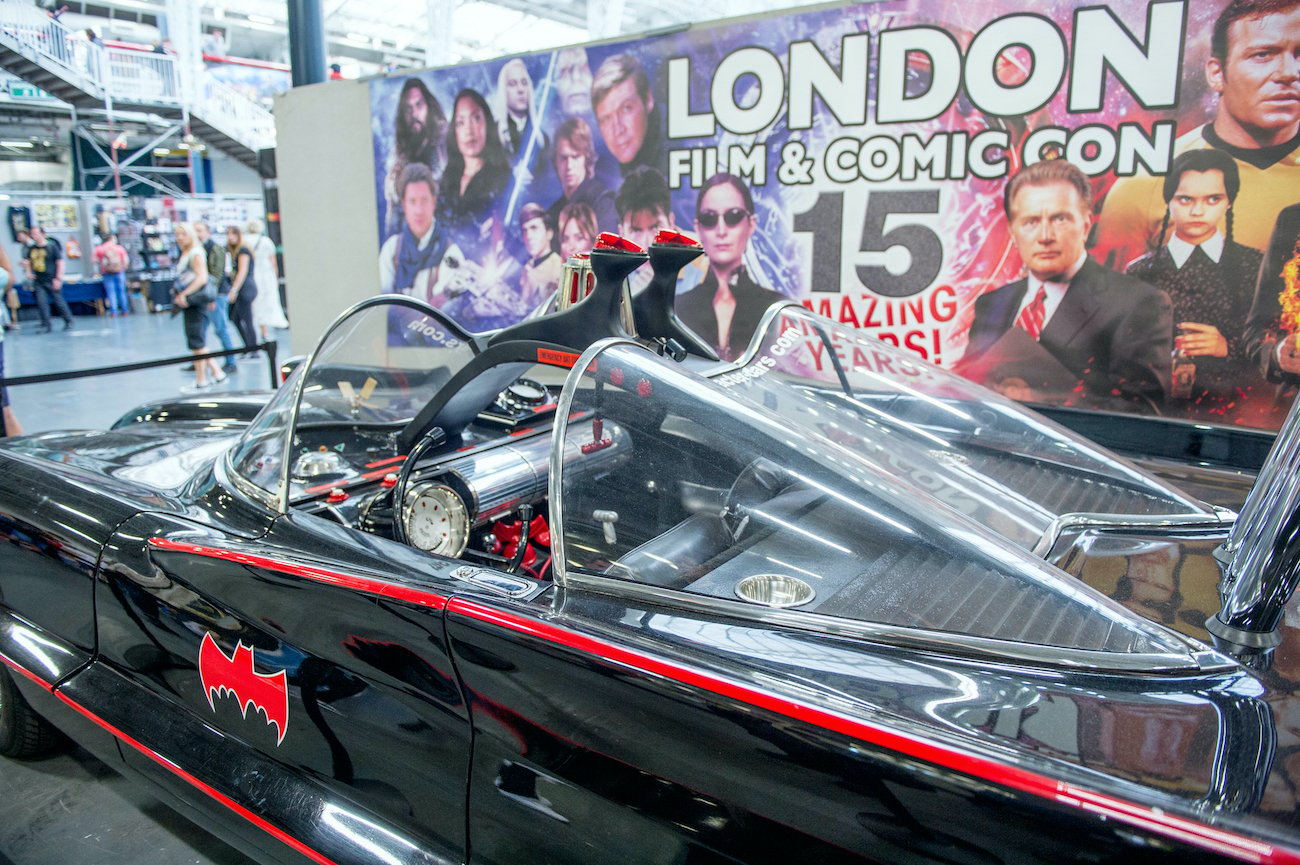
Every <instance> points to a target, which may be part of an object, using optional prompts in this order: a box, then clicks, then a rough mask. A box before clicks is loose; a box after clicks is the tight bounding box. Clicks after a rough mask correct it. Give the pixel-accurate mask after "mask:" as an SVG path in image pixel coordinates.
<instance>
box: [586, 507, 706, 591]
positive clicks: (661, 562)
mask: <svg viewBox="0 0 1300 865" xmlns="http://www.w3.org/2000/svg"><path fill="white" fill-rule="evenodd" d="M731 544H732V540H731V533H730V532H728V531H727V527H726V525H725V524H724V523H723V522H722V518H721V517H720V516H718V515H717V514H712V513H699V514H692V515H691V516H689V517H687V518H686V519H684V520H682V521H681V522H680V523H678V524H677V525H675V526H673V527H672V528H671V529H669V530H668V531H666V532H664V533H663V534H662V535H659V536H658V537H656V538H651V539H650V540H648V541H646V542H645V543H644V544H642V545H641V546H639V547H637V548H636V549H634V550H632V551H631V552H629V553H627V554H626V555H624V556H623V557H621V558H620V559H619V560H618V561H617V562H614V563H613V564H612V565H610V566H609V568H608V569H607V570H606V573H607V574H609V575H611V576H616V577H624V578H627V579H631V580H635V581H636V582H638V583H644V584H646V585H652V586H663V587H664V588H671V589H680V588H683V587H685V586H687V585H689V584H690V583H692V582H694V581H695V580H696V579H697V578H698V577H699V576H700V572H701V566H702V565H703V564H704V563H705V562H708V561H709V560H710V559H712V558H714V557H715V556H717V555H719V554H720V553H722V552H723V551H724V550H725V549H727V547H729V546H731Z"/></svg>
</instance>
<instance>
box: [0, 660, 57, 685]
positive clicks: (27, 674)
mask: <svg viewBox="0 0 1300 865" xmlns="http://www.w3.org/2000/svg"><path fill="white" fill-rule="evenodd" d="M0 662H3V663H4V665H5V666H6V667H8V668H9V669H11V670H13V671H14V672H15V673H18V674H19V675H21V676H22V677H23V678H25V679H31V680H32V681H33V682H35V683H36V684H38V685H40V686H41V687H42V688H44V689H45V690H47V691H53V690H54V683H53V682H48V681H46V680H45V679H42V678H41V677H40V676H38V675H36V674H35V673H33V672H32V671H31V670H29V669H27V668H26V667H24V666H23V665H22V664H19V663H18V662H17V661H15V660H13V659H12V658H10V657H9V656H7V655H5V654H4V653H3V652H0Z"/></svg>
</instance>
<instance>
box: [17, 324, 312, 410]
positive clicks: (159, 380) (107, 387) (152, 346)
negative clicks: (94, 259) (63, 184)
mask: <svg viewBox="0 0 1300 865" xmlns="http://www.w3.org/2000/svg"><path fill="white" fill-rule="evenodd" d="M24 312H25V313H26V310H24ZM38 329H39V322H37V321H35V320H34V319H33V320H28V319H27V318H24V319H23V320H22V322H21V327H20V329H19V330H17V331H9V332H8V333H6V334H5V340H4V358H5V375H6V376H7V377H10V378H13V377H16V376H24V375H38V374H41V373H50V372H65V371H72V370H82V369H93V368H97V367H105V366H113V365H116V364H122V363H131V362H133V361H144V360H159V359H162V358H167V357H176V356H179V355H183V354H188V349H186V347H185V334H184V331H183V329H182V324H181V319H180V317H179V316H178V317H176V318H172V317H171V316H170V315H169V314H167V313H165V312H163V313H143V312H142V313H134V314H132V315H128V316H122V317H119V318H108V317H105V316H93V315H79V316H75V326H74V327H73V329H72V330H68V331H65V330H64V329H63V323H62V322H61V321H59V320H58V319H55V322H54V331H53V332H52V333H45V334H43V333H39V332H38ZM231 331H232V334H231V335H232V337H233V339H234V343H235V347H237V348H238V347H242V345H243V343H242V342H240V340H239V336H238V335H237V334H236V333H234V328H233V327H232V328H231ZM276 335H277V336H278V338H279V339H278V342H279V350H278V357H279V359H280V360H284V358H286V357H288V355H289V353H290V346H289V334H288V331H279V332H278V333H277V334H276ZM208 347H209V348H210V349H211V350H213V351H219V350H220V349H221V345H220V343H219V342H218V341H217V339H216V337H215V336H213V335H212V332H211V330H210V329H209V332H208ZM237 367H238V369H237V370H236V372H235V373H233V374H232V375H231V376H230V378H228V379H227V380H226V381H225V382H224V383H222V384H219V385H216V386H214V387H213V388H212V389H210V390H208V391H205V392H206V393H217V392H221V391H231V390H254V389H256V390H264V389H266V388H268V387H270V374H269V372H268V370H267V363H266V358H265V355H263V356H261V357H260V359H259V360H258V361H256V362H254V361H246V362H242V363H238V364H237ZM193 380H194V373H192V372H184V371H182V369H181V367H180V365H177V366H172V367H156V368H153V369H144V370H136V371H134V372H125V373H116V374H114V375H107V376H96V377H94V378H80V379H70V380H67V381H59V382H50V383H46V384H29V385H23V386H21V387H13V388H10V389H9V401H10V403H11V404H12V406H13V409H14V412H15V413H16V414H17V416H18V422H19V423H21V424H22V426H23V430H24V431H25V432H29V433H31V432H44V431H46V430H55V429H104V428H106V427H108V426H111V425H112V423H113V421H115V420H117V419H118V418H119V417H120V416H122V415H123V414H125V413H126V412H127V411H128V410H130V409H131V408H134V407H135V406H137V405H139V404H140V403H143V402H147V401H149V400H154V399H158V398H160V397H167V396H175V395H176V394H177V393H179V392H180V389H181V387H182V386H184V385H189V384H193Z"/></svg>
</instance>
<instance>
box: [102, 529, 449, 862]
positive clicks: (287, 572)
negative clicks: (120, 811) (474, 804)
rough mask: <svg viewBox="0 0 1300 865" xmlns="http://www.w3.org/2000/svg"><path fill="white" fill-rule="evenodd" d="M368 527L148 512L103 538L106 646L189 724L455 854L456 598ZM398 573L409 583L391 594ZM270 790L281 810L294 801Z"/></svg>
mask: <svg viewBox="0 0 1300 865" xmlns="http://www.w3.org/2000/svg"><path fill="white" fill-rule="evenodd" d="M362 540H364V541H365V542H366V543H368V544H369V546H368V547H367V546H364V545H362V544H359V543H358V542H357V539H356V538H354V536H353V533H352V532H351V530H349V529H344V528H343V527H341V526H337V525H334V524H331V523H327V522H325V521H323V520H319V519H317V518H313V517H302V516H298V515H295V516H293V517H291V518H284V519H282V520H280V521H279V522H278V523H277V524H276V525H275V526H274V528H273V530H272V531H271V532H269V533H268V534H267V535H266V536H265V537H263V538H262V539H260V540H259V541H257V542H256V543H250V542H248V541H246V540H243V539H232V538H230V537H227V536H223V535H222V534H220V533H218V532H216V531H214V530H213V529H211V528H204V527H199V526H196V525H194V524H190V523H186V522H183V521H180V520H175V519H171V518H163V517H159V516H156V515H142V516H140V517H138V518H137V519H135V520H133V521H132V522H131V523H130V524H128V525H126V526H123V529H122V531H121V532H119V533H118V535H117V536H115V538H114V539H113V541H112V542H111V543H110V545H109V546H108V548H107V549H106V553H105V555H106V561H107V562H112V563H113V564H112V565H111V566H110V567H106V568H105V571H104V576H103V580H104V585H103V586H102V587H101V592H100V600H99V607H98V610H99V623H100V633H101V652H102V659H103V662H104V663H105V664H108V665H110V666H111V667H112V668H113V669H114V670H115V671H119V672H121V673H122V674H123V675H124V676H126V677H128V678H131V679H133V680H135V681H137V682H138V683H139V685H140V687H142V688H144V689H146V690H147V691H149V692H150V693H151V694H152V695H153V696H154V697H156V698H157V699H158V700H160V701H162V703H163V704H164V705H165V706H166V707H167V709H166V712H167V713H171V714H174V715H176V716H177V717H178V718H179V719H180V720H182V721H183V722H184V723H196V724H200V725H210V726H211V727H213V728H214V729H215V730H217V731H219V733H220V734H221V735H222V736H223V737H225V738H226V739H227V741H228V742H230V743H231V744H232V745H235V746H237V747H239V748H246V749H250V752H251V753H255V754H256V755H258V759H266V760H271V761H273V762H274V763H275V764H276V765H278V766H280V767H284V768H285V769H286V770H287V771H289V772H290V774H291V776H295V777H296V776H302V779H301V780H302V783H306V782H307V780H308V779H310V780H311V782H312V783H318V784H320V785H322V786H323V787H324V789H325V790H326V791H327V792H328V795H330V796H333V797H339V798H340V799H343V800H348V801H350V802H352V803H354V806H353V810H358V809H359V811H358V813H359V814H363V815H364V814H369V815H376V816H370V817H366V818H365V819H366V820H369V821H371V822H372V823H374V822H377V823H378V824H379V825H383V826H388V827H391V828H392V829H393V831H395V832H396V833H397V835H398V836H401V837H409V838H411V839H413V840H414V843H416V844H417V845H418V846H419V847H420V849H421V850H423V851H425V852H426V853H427V854H428V855H431V856H433V857H434V858H436V859H441V858H446V859H448V860H457V861H458V860H461V859H463V857H464V844H465V839H464V835H465V832H464V818H463V809H464V797H465V783H466V777H467V774H468V763H469V751H470V740H469V725H468V715H467V712H466V710H465V708H464V705H463V700H462V699H461V696H460V691H459V688H458V686H457V684H456V680H455V676H454V674H453V672H452V669H451V664H450V659H449V658H448V655H447V652H446V646H445V636H444V632H443V620H442V616H443V612H442V602H443V600H444V599H445V594H440V593H439V592H437V591H435V584H436V583H437V575H436V574H434V575H431V576H427V575H422V574H420V573H418V571H415V570H414V569H415V568H416V567H417V566H418V565H419V563H420V562H419V560H418V559H415V558H413V557H412V558H410V559H409V560H408V561H406V562H405V563H404V566H397V567H395V566H394V563H393V561H392V558H391V556H385V555H384V554H385V553H391V552H392V551H388V550H385V549H384V548H383V547H382V545H380V546H376V545H375V544H374V543H373V542H374V541H375V540H376V539H374V538H365V539H362ZM383 543H388V542H383ZM392 546H393V547H394V548H395V549H396V550H397V551H398V552H407V553H409V552H412V551H409V550H408V549H407V548H405V547H399V546H397V545H392ZM308 550H309V551H310V553H306V552H304V551H308ZM422 558H425V559H427V557H422ZM426 567H427V566H426ZM393 573H404V576H406V577H407V578H408V580H409V582H407V583H404V584H403V586H404V587H409V589H410V591H408V592H405V593H402V592H389V593H388V594H385V592H386V591H388V590H391V589H393V588H394V587H395V585H396V584H395V583H394V582H393V581H392V579H391V578H390V576H389V575H390V574H393ZM394 594H396V595H399V597H393V595H394ZM205 686H206V687H205ZM241 709H242V711H241ZM282 722H283V723H282ZM162 753H167V752H166V751H162ZM262 794H264V798H263V799H262V801H263V802H264V803H265V804H264V805H263V807H264V808H265V809H269V810H271V811H274V810H275V809H279V808H292V807H293V803H294V801H295V796H293V795H290V796H283V795H280V794H279V793H278V792H276V794H275V795H271V791H262ZM262 794H259V795H262ZM290 817H291V815H286V819H289V818H290ZM316 819H317V820H318V821H321V820H327V819H336V820H337V819H343V818H341V817H339V815H337V814H334V815H333V816H331V814H327V813H325V812H318V813H317V815H316ZM358 819H360V818H358ZM422 855H423V854H422Z"/></svg>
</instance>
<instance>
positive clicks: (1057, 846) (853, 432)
mask: <svg viewBox="0 0 1300 865" xmlns="http://www.w3.org/2000/svg"><path fill="white" fill-rule="evenodd" d="M613 246H615V247H617V244H613ZM661 246H662V247H664V248H665V249H664V250H660V249H659V247H661ZM673 246H674V244H673V243H671V242H668V241H665V242H664V243H663V244H657V245H656V247H654V248H652V250H651V255H652V256H653V255H656V254H657V253H659V252H661V251H662V252H663V254H664V255H669V253H672V252H673V250H672V248H671V247H673ZM692 254H694V253H692ZM644 258H645V255H644V254H642V253H638V252H637V251H635V250H629V249H618V248H611V249H598V250H597V251H596V252H594V253H593V255H592V261H593V267H595V269H596V271H597V274H598V275H599V276H600V281H599V282H598V284H597V285H596V289H595V291H594V292H593V293H592V294H591V296H589V297H588V298H587V299H586V300H583V301H581V302H579V303H577V304H576V305H574V306H572V307H570V308H568V309H566V310H563V311H559V312H554V313H550V314H547V315H544V316H542V317H540V318H535V319H531V320H529V321H526V322H524V323H522V324H520V325H517V326H515V327H512V328H508V329H506V330H503V331H499V332H496V333H494V334H491V335H474V334H469V333H465V332H463V331H462V330H461V329H460V328H458V327H457V326H456V325H455V324H453V323H452V322H451V321H450V320H448V319H446V318H444V317H443V316H442V315H440V314H439V313H438V312H437V311H436V310H434V309H432V308H430V307H428V306H425V305H423V304H422V303H420V302H418V301H415V300H412V299H409V298H404V297H400V296H386V297H383V298H376V299H373V300H368V301H365V302H363V303H361V304H359V305H358V306H356V307H355V308H354V309H352V310H350V311H349V312H348V313H346V314H345V315H344V316H343V317H342V318H340V319H339V321H338V322H337V323H336V324H335V325H333V327H332V328H331V329H330V330H329V331H328V332H327V333H326V335H325V336H324V337H323V339H322V341H321V343H320V346H319V347H318V348H317V349H316V351H315V352H314V353H313V354H312V355H311V356H310V357H309V359H308V360H307V361H306V362H304V363H303V364H302V365H301V366H300V367H299V368H298V369H297V370H296V371H295V372H294V373H293V374H292V375H291V376H290V378H289V379H288V380H287V381H286V382H285V383H284V385H283V386H282V387H281V388H280V389H279V390H278V391H276V392H275V393H274V395H273V396H271V397H270V399H269V402H267V403H266V405H265V407H264V408H263V409H262V410H261V412H260V413H259V414H258V415H257V416H256V418H255V419H253V420H252V421H251V422H248V423H244V424H242V426H243V428H242V430H238V431H236V432H232V431H231V428H230V426H229V425H228V424H223V423H221V422H220V421H219V419H220V418H221V417H222V416H223V412H224V411H225V409H224V408H223V406H222V404H221V403H219V402H212V403H210V404H209V406H208V408H209V409H210V411H209V415H210V417H209V419H208V420H207V421H202V422H201V421H197V420H191V421H189V422H183V421H182V422H178V421H177V419H176V416H171V415H168V413H167V412H147V413H141V414H140V415H138V417H136V418H135V422H130V423H124V424H122V425H119V427H118V428H115V429H113V430H109V431H100V432H67V433H48V434H42V435H33V436H27V437H22V438H17V439H10V440H6V441H5V442H4V444H3V445H0V531H2V532H3V539H4V543H3V544H0V661H3V664H4V666H3V667H0V751H2V752H4V753H6V754H9V755H24V754H31V753H35V752H37V751H39V750H41V749H42V748H43V747H46V746H48V745H49V744H50V742H51V740H52V739H54V738H55V737H56V736H57V734H56V733H55V732H54V731H55V729H57V730H61V731H63V733H66V734H67V735H69V736H71V737H72V738H73V739H74V740H75V741H77V742H79V743H81V744H82V745H84V746H85V747H86V748H88V749H89V750H90V751H92V752H93V753H94V754H96V755H98V756H99V757H101V758H102V759H104V760H105V761H107V762H108V763H110V764H111V765H113V766H115V767H117V768H119V769H121V770H123V771H124V772H126V773H127V774H129V775H132V776H138V777H139V778H141V779H143V780H144V781H145V782H147V783H148V784H149V785H150V786H151V787H152V789H153V790H154V791H155V792H156V793H157V794H158V795H159V796H160V797H162V798H163V799H165V800H166V801H167V802H168V803H170V804H172V805H173V806H174V807H176V808H178V809H180V810H181V811H182V812H183V813H186V814H188V815H190V816H193V817H195V818H196V819H198V820H200V821H201V822H202V823H203V824H204V825H205V826H207V827H209V828H211V829H212V830H213V831H215V832H217V833H218V834H220V835H222V836H223V837H225V838H228V839H229V840H231V841H232V843H234V844H236V845H237V846H239V847H240V848H242V849H244V850H246V851H248V852H249V853H250V854H251V855H253V856H254V857H256V858H258V859H260V860H264V861H268V862H272V861H273V862H285V863H301V862H307V861H310V862H316V863H339V865H345V863H362V862H364V863H433V862H439V863H442V862H476V863H502V865H505V863H511V865H514V863H525V862H576V863H632V862H636V863H665V865H667V863H723V862H773V863H789V862H816V863H823V862H860V861H868V862H900V863H920V862H943V863H999V862H1016V863H1020V862H1025V863H1029V862H1034V863H1037V862H1042V863H1049V862H1050V863H1061V862H1085V863H1103V862H1117V863H1118V862H1132V861H1144V862H1145V861H1168V862H1178V863H1188V862H1198V861H1209V860H1215V861H1218V860H1229V861H1231V860H1239V861H1245V862H1297V861H1300V809H1298V808H1297V785H1300V699H1297V696H1296V695H1297V691H1298V690H1300V628H1298V627H1297V626H1298V625H1300V619H1298V618H1297V614H1296V612H1295V610H1294V608H1292V607H1289V606H1287V602H1288V599H1289V597H1290V595H1291V592H1292V590H1293V589H1294V587H1295V582H1296V579H1297V575H1298V574H1297V572H1298V567H1297V547H1298V546H1300V544H1298V543H1297V540H1296V538H1297V535H1298V534H1300V533H1298V532H1297V521H1298V520H1300V511H1298V510H1297V507H1296V503H1297V496H1296V492H1295V482H1296V475H1297V472H1296V467H1295V463H1296V462H1297V460H1300V457H1298V456H1297V443H1298V441H1300V423H1297V421H1296V417H1295V416H1293V417H1292V418H1291V419H1290V420H1289V421H1288V426H1287V427H1286V428H1284V431H1283V433H1282V435H1281V436H1280V437H1279V440H1278V444H1277V446H1276V448H1275V452H1274V454H1273V455H1272V458H1271V462H1270V463H1269V465H1268V466H1267V467H1266V468H1265V470H1264V472H1263V473H1262V474H1261V476H1260V479H1259V481H1258V482H1257V486H1256V489H1255V490H1254V491H1253V492H1252V495H1251V498H1250V499H1249V500H1248V501H1247V502H1246V505H1245V507H1244V508H1243V509H1242V511H1241V514H1240V515H1237V514H1234V513H1232V512H1230V511H1227V510H1223V509H1221V508H1217V507H1212V506H1210V505H1206V504H1203V503H1202V502H1200V501H1198V500H1197V499H1196V498H1194V497H1193V496H1191V495H1189V494H1186V493H1184V492H1182V491H1180V490H1179V489H1177V488H1175V487H1174V486H1171V485H1170V484H1169V483H1167V482H1165V481H1163V480H1161V479H1159V478H1158V477H1156V476H1155V475H1152V474H1149V473H1147V472H1145V471H1143V470H1141V469H1139V468H1138V467H1136V466H1135V465H1134V464H1133V463H1131V462H1128V461H1126V460H1124V459H1121V458H1119V457H1116V456H1114V455H1112V454H1111V453H1109V452H1107V451H1105V450H1103V449H1101V448H1100V447H1098V446H1096V445H1093V444H1091V443H1090V442H1089V441H1087V440H1085V439H1082V438H1080V437H1078V436H1076V435H1074V434H1072V433H1070V432H1067V431H1066V430H1065V429H1064V428H1062V427H1059V426H1057V425H1055V424H1054V423H1052V422H1050V421H1048V420H1045V419H1044V418H1042V417H1040V416H1038V415H1036V414H1034V413H1032V412H1030V411H1027V410H1025V409H1024V408H1022V407H1020V406H1019V405H1017V404H1015V403H1012V402H1010V401H1008V400H1005V399H1003V398H1001V397H999V396H998V395H996V394H992V393H990V392H988V391H985V390H983V389H981V388H979V387H976V386H974V385H972V384H970V383H968V382H966V381H965V380H963V379H960V378H957V377H955V376H953V375H951V374H949V373H947V372H945V371H944V370H942V369H939V368H937V367H934V366H931V365H929V364H926V363H924V362H921V361H918V360H917V359H915V358H914V357H912V356H910V355H909V354H908V353H906V352H900V351H898V350H896V349H894V348H891V347H890V346H888V345H885V344H882V343H880V342H878V341H876V340H874V339H869V338H866V337H865V336H863V335H862V334H860V333H858V332H856V331H853V330H850V329H846V328H843V327H840V326H838V325H836V324H833V323H831V322H828V321H826V320H825V319H822V318H819V317H817V316H815V315H813V314H811V313H809V312H808V311H806V310H805V309H803V308H802V307H800V306H798V305H795V304H785V305H777V306H774V307H773V308H772V309H770V310H768V312H767V314H766V317H765V319H764V321H763V324H762V325H761V326H760V328H759V331H758V332H757V333H756V335H755V337H754V340H753V342H752V343H751V344H750V346H749V349H748V351H747V353H746V354H745V355H744V357H743V358H742V359H741V360H740V361H739V362H736V363H729V364H723V363H719V362H718V361H717V360H716V358H712V357H710V352H709V351H708V348H707V346H706V345H704V344H702V343H701V342H700V341H699V340H698V339H695V338H693V335H692V334H691V333H690V332H689V331H688V330H686V329H684V328H682V327H681V325H680V322H678V321H677V320H676V318H675V317H674V315H673V313H672V309H671V303H670V302H665V300H664V297H665V294H664V292H663V291H660V292H659V293H658V294H657V295H656V294H654V293H653V292H652V291H647V293H646V294H645V295H642V296H639V297H638V298H637V300H636V301H635V302H632V301H630V300H629V298H628V297H627V296H626V294H625V293H624V291H623V290H622V289H621V288H620V286H621V283H622V275H623V274H624V273H625V272H626V271H627V270H628V269H629V268H630V267H632V266H635V265H637V264H640V263H641V261H642V260H644ZM662 261H667V262H668V263H666V264H663V263H662ZM674 261H675V259H672V257H671V255H669V258H668V259H661V261H659V262H656V263H655V267H656V271H657V273H658V272H659V271H663V272H664V273H668V272H669V271H671V270H672V268H673V267H675V264H673V262H674ZM661 264H662V266H661ZM656 280H657V281H656V282H655V283H654V284H653V285H657V286H659V287H660V288H662V285H663V281H662V280H659V277H658V276H657V277H656ZM669 285H670V283H669ZM666 296H667V298H669V299H671V288H669V289H668V293H667V295H666ZM647 298H648V299H647ZM656 298H657V299H656ZM191 408H193V405H191Z"/></svg>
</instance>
